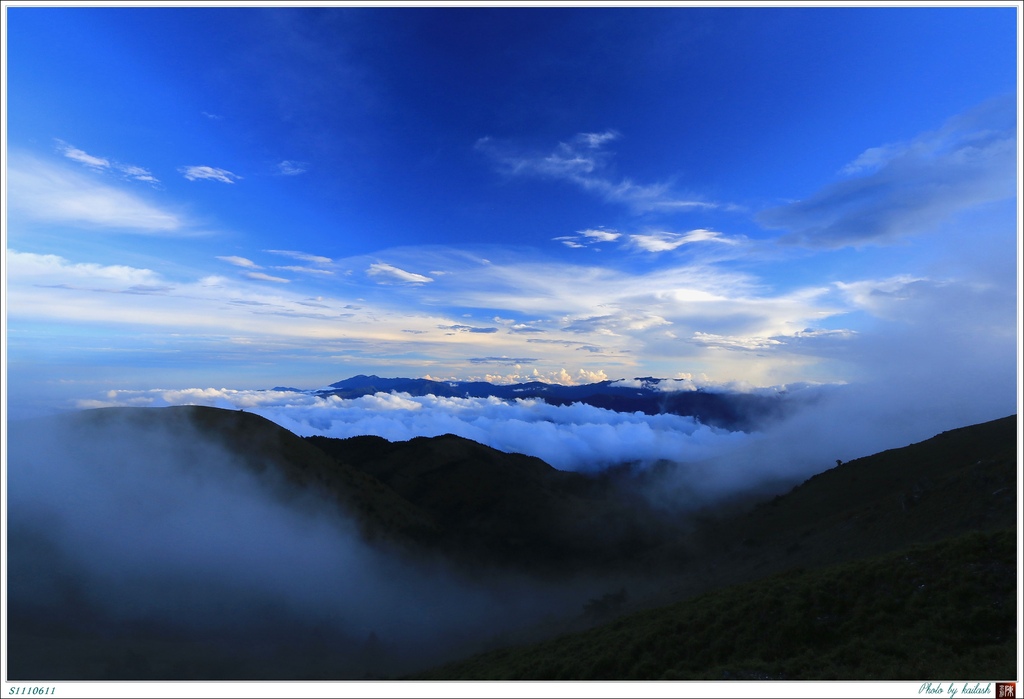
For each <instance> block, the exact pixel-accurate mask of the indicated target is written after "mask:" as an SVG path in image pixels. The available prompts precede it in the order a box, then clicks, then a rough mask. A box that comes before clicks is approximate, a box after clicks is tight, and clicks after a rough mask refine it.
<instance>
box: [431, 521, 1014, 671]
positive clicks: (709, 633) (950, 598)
mask: <svg viewBox="0 0 1024 699" xmlns="http://www.w3.org/2000/svg"><path fill="white" fill-rule="evenodd" d="M1016 555H1017V545H1016V534H1015V532H1014V531H1012V530H1004V531H1000V532H995V533H977V532H976V533H972V534H967V535H964V536H961V537H956V538H954V539H950V540H947V541H944V542H941V543H937V544H930V545H927V546H918V547H913V548H910V549H907V550H904V551H902V552H899V553H894V554H889V555H886V556H881V557H876V558H871V559H866V560H863V561H857V562H851V563H846V564H842V565H838V566H832V567H828V568H824V569H820V570H813V571H808V570H804V569H797V570H793V571H790V572H786V573H781V574H777V575H775V576H772V577H770V578H767V579H765V580H761V581H758V582H754V583H747V584H744V585H739V586H735V587H731V588H727V589H724V590H720V591H717V592H713V593H709V594H706V595H703V596H701V597H698V598H695V599H692V600H689V601H686V602H682V603H678V604H675V605H672V606H668V607H663V608H659V609H653V610H649V611H645V612H640V613H637V614H634V615H631V616H628V617H624V618H621V619H619V620H617V621H615V622H613V623H611V624H608V625H605V626H602V627H599V628H595V629H591V630H589V631H585V632H582V633H577V634H571V635H567V636H563V637H560V638H557V639H554V640H551V641H547V642H544V643H540V644H536V645H532V646H526V647H520V648H507V649H503V650H498V651H493V652H490V653H486V654H483V655H479V656H476V657H473V658H470V659H469V660H466V661H463V662H459V663H454V664H450V665H446V666H444V667H441V668H438V669H435V670H433V671H430V672H427V673H424V674H422V675H419V676H417V677H416V678H415V679H445V680H469V679H475V680H486V679H533V680H569V679H572V680H609V679H616V680H647V679H666V680H669V679H676V680H680V679H691V680H728V679H748V680H749V679H817V680H830V679H845V680H867V679H887V680H911V679H929V678H936V677H964V678H967V677H970V678H975V677H976V678H993V679H995V678H1012V677H1014V676H1015V673H1016V664H1017V660H1016V658H1017V647H1016V629H1015V620H1016V568H1017V564H1016Z"/></svg>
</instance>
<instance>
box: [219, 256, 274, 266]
mask: <svg viewBox="0 0 1024 699" xmlns="http://www.w3.org/2000/svg"><path fill="white" fill-rule="evenodd" d="M217 259H218V260H221V261H222V262H227V263H228V264H229V265H234V266H236V267H245V268H246V269H263V268H262V267H261V266H260V265H258V264H256V263H255V262H253V261H252V260H250V259H249V258H247V257H238V256H237V255H218V256H217Z"/></svg>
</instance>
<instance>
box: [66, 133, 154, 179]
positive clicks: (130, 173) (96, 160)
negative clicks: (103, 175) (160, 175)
mask: <svg viewBox="0 0 1024 699" xmlns="http://www.w3.org/2000/svg"><path fill="white" fill-rule="evenodd" d="M56 141H57V150H58V151H60V152H61V153H62V154H63V155H64V157H66V158H70V159H71V160H74V161H76V162H79V163H81V164H83V165H86V166H88V167H91V168H93V169H95V170H100V171H109V170H111V169H113V170H117V171H119V172H121V173H122V174H124V175H126V176H127V177H128V178H130V179H133V180H138V181H139V182H148V183H150V184H157V183H159V182H160V180H158V179H157V178H155V177H153V175H152V173H150V172H149V170H147V169H145V168H142V167H139V166H137V165H127V164H125V163H119V162H116V161H111V160H110V159H108V158H101V157H98V156H95V155H90V154H88V153H86V152H85V151H83V150H81V149H80V148H75V147H74V146H72V145H71V144H69V143H65V142H64V141H62V140H60V139H56Z"/></svg>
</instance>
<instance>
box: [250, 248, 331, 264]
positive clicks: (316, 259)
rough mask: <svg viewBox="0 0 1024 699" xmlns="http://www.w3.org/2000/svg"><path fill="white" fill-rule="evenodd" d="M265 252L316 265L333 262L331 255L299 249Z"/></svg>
mask: <svg viewBox="0 0 1024 699" xmlns="http://www.w3.org/2000/svg"><path fill="white" fill-rule="evenodd" d="M263 252H269V253H270V254H272V255H282V256H284V257H290V258H292V259H293V260H299V261H301V262H308V263H310V264H314V265H329V264H331V263H332V262H333V260H332V259H331V258H329V257H324V256H323V255H311V254H309V253H308V252H300V251H298V250H264V251H263Z"/></svg>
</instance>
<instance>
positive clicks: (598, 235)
mask: <svg viewBox="0 0 1024 699" xmlns="http://www.w3.org/2000/svg"><path fill="white" fill-rule="evenodd" d="M577 233H579V235H581V236H583V237H584V238H589V239H590V240H593V241H595V242H598V243H610V242H612V241H614V240H618V239H619V238H620V237H621V236H622V234H621V233H619V232H618V231H608V230H605V229H603V228H588V229H586V230H583V231H577Z"/></svg>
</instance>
